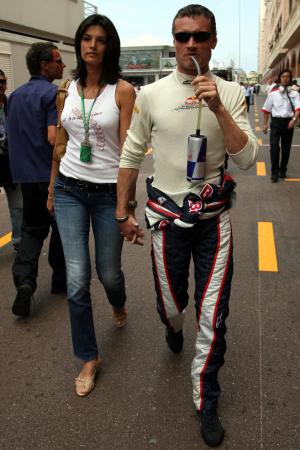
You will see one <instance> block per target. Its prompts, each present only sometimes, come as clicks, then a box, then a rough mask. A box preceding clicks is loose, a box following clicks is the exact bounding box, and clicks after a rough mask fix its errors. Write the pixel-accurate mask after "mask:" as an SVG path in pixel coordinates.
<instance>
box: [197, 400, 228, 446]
mask: <svg viewBox="0 0 300 450" xmlns="http://www.w3.org/2000/svg"><path fill="white" fill-rule="evenodd" d="M198 415H199V417H200V424H201V433H202V437H203V439H204V442H205V443H206V444H207V445H209V446H210V447H217V446H218V445H220V444H221V443H222V442H223V439H224V435H225V430H224V428H223V427H222V424H221V422H220V419H219V417H218V413H217V409H215V410H213V411H206V410H202V411H198Z"/></svg>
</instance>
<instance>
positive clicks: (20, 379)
mask: <svg viewBox="0 0 300 450" xmlns="http://www.w3.org/2000/svg"><path fill="white" fill-rule="evenodd" d="M263 100H264V96H263V95H261V96H259V97H258V98H257V103H258V110H260V106H261V104H262V102H263ZM253 109H254V108H253V107H251V111H250V114H249V117H250V119H251V123H252V125H253V127H255V126H258V127H259V126H261V124H262V117H261V114H260V113H259V121H260V124H259V123H258V122H255V117H256V116H254V111H253ZM256 134H257V136H258V138H260V139H262V143H263V145H262V146H260V150H259V161H263V162H265V163H266V166H267V176H265V177H258V176H257V175H256V166H253V168H251V169H250V170H249V171H247V172H242V171H240V170H239V169H237V168H235V167H234V166H233V165H232V164H230V173H231V174H232V175H233V176H234V178H235V179H236V181H237V193H238V194H237V202H236V205H235V206H234V208H233V209H232V211H231V216H232V224H233V233H234V253H235V275H234V280H233V287H232V295H231V305H230V308H231V312H230V317H229V319H228V321H227V325H228V332H227V344H228V350H227V353H226V363H225V365H224V367H223V368H222V369H221V371H220V382H221V385H222V395H221V398H220V407H219V412H220V416H221V417H222V421H223V424H224V426H225V428H226V437H225V440H224V443H223V445H222V448H224V449H228V450H229V449H230V450H232V449H234V450H235V449H237V450H240V449H246V450H248V449H249V450H257V449H266V450H273V449H277V448H278V449H280V450H286V449H290V450H292V449H293V450H296V449H298V448H299V416H300V415H299V403H300V402H299V386H300V382H299V381H300V380H299V329H300V327H299V317H300V315H299V291H300V281H299V269H300V246H299V223H300V222H299V219H300V202H299V191H300V182H299V181H298V182H297V181H295V182H286V181H280V182H279V183H278V184H271V183H270V179H269V176H270V175H269V167H270V164H269V148H268V145H267V144H268V140H269V137H268V136H267V137H266V136H265V135H263V134H262V133H261V131H259V130H257V132H256ZM293 144H294V146H293V148H292V154H291V159H290V164H289V170H288V175H289V177H292V178H300V129H296V130H295V136H294V141H293ZM264 145H265V146H264ZM151 171H152V158H151V156H149V157H147V158H146V160H145V163H144V164H143V167H142V170H141V174H140V177H139V181H138V188H137V199H138V201H139V208H138V211H137V215H138V218H139V221H140V223H141V224H143V223H144V221H143V208H142V205H143V204H144V203H145V198H146V197H145V178H146V176H147V175H149V174H151ZM0 210H1V216H0V236H3V235H4V234H5V233H7V232H9V231H10V229H9V219H8V211H7V206H6V201H5V196H4V194H3V192H2V193H1V194H0ZM260 221H266V222H271V223H272V224H273V228H274V234H275V245H276V255H277V262H278V272H261V271H259V269H258V240H257V227H258V222H260ZM91 249H92V250H91V251H92V258H93V257H94V252H93V245H92V242H91ZM149 253H150V236H149V233H147V238H146V240H145V246H144V247H143V248H140V247H135V246H131V245H130V244H128V243H125V244H124V252H123V267H124V272H125V277H126V286H127V294H128V308H129V320H128V324H127V325H126V327H125V328H124V329H121V330H120V329H116V328H115V327H114V325H113V323H112V320H111V310H110V307H109V305H108V303H107V301H106V299H105V296H104V293H103V290H102V288H101V287H100V285H99V282H98V280H97V277H96V273H95V270H93V279H92V283H91V291H92V299H93V304H94V315H95V317H94V319H95V327H96V334H97V339H98V343H99V347H100V352H101V355H102V356H103V358H104V363H103V368H102V369H101V370H100V371H99V375H98V377H97V380H96V387H95V390H94V391H93V392H92V393H91V394H90V395H89V396H88V397H86V398H79V397H76V395H75V393H74V387H73V379H74V378H75V376H76V375H77V374H78V371H79V369H80V363H79V362H77V361H76V360H74V358H73V357H72V348H71V340H70V327H69V317H68V310H67V303H66V298H65V297H63V296H59V295H52V294H50V270H49V266H48V265H47V245H46V244H45V246H44V248H43V251H42V254H41V257H40V265H39V278H38V289H37V291H36V294H35V302H36V306H35V308H34V310H33V312H32V315H31V317H29V318H28V319H26V320H17V319H15V318H14V317H13V315H12V313H11V306H12V302H13V299H14V297H15V288H14V286H13V282H12V278H11V272H10V268H11V264H12V262H13V258H14V252H13V250H12V248H11V246H10V244H8V245H6V246H4V247H2V248H0V310H1V316H0V343H1V345H0V360H1V371H0V405H1V406H0V448H1V449H5V450H6V449H16V450H19V449H20V450H21V449H26V450H27V449H30V450H31V449H41V450H45V449H81V448H86V449H101V450H144V449H145V450H146V449H157V450H158V449H159V450H190V449H191V450H192V449H205V448H207V447H206V445H205V444H204V443H203V441H202V439H201V436H200V432H199V429H198V422H197V419H196V416H195V413H194V407H193V403H192V386H191V380H190V365H191V361H192V358H193V354H194V342H195V335H196V324H195V318H194V307H193V295H192V286H193V283H192V282H191V295H190V304H189V308H188V313H187V317H186V322H185V328H184V336H185V342H184V349H183V352H182V353H181V354H180V355H174V354H172V353H171V352H170V350H169V349H168V348H167V346H166V344H165V340H164V328H163V326H162V324H161V323H160V321H159V319H158V316H157V313H156V308H155V294H154V288H153V281H152V272H151V262H150V254H149Z"/></svg>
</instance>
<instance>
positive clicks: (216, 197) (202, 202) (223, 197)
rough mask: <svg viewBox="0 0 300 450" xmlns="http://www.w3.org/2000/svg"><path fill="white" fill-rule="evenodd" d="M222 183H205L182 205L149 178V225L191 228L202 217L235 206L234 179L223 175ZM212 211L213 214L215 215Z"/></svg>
mask: <svg viewBox="0 0 300 450" xmlns="http://www.w3.org/2000/svg"><path fill="white" fill-rule="evenodd" d="M222 175H223V176H222V182H221V184H220V185H219V184H211V183H206V184H205V185H204V187H203V188H202V189H201V191H200V192H199V193H198V194H194V193H190V194H188V195H187V196H186V197H185V198H184V200H183V205H182V207H180V206H178V205H177V204H176V203H175V202H174V201H173V200H172V199H171V198H170V197H168V196H167V195H166V194H165V193H164V192H162V191H160V190H159V189H157V188H155V187H153V186H152V182H153V177H151V178H147V180H146V184H147V193H148V197H149V200H148V201H147V204H146V208H145V213H146V222H147V227H148V228H154V229H156V230H160V229H161V228H163V227H165V226H168V225H170V224H172V223H174V224H175V225H177V226H179V227H182V228H190V227H193V226H194V225H195V223H196V222H197V221H198V220H199V219H200V216H202V217H201V218H205V215H207V216H208V217H207V218H210V217H211V216H216V215H218V214H220V213H221V212H222V211H225V210H226V209H229V208H230V207H231V205H232V198H233V195H234V194H235V193H234V188H235V186H236V183H235V181H234V180H233V178H232V177H231V176H230V175H229V174H227V173H224V174H222ZM212 213H213V214H212Z"/></svg>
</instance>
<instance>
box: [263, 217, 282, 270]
mask: <svg viewBox="0 0 300 450" xmlns="http://www.w3.org/2000/svg"><path fill="white" fill-rule="evenodd" d="M258 268H259V271H260V272H278V265H277V257H276V249H275V239H274V232H273V224H272V222H258Z"/></svg>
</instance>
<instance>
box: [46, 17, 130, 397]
mask: <svg viewBox="0 0 300 450" xmlns="http://www.w3.org/2000/svg"><path fill="white" fill-rule="evenodd" d="M75 51H76V59H77V67H76V69H75V71H74V80H73V81H72V82H71V84H70V86H69V89H68V96H67V97H66V100H65V104H64V109H63V112H62V116H61V119H62V120H61V122H62V126H63V128H64V129H65V130H66V132H67V133H68V137H69V139H68V142H67V146H66V152H65V154H64V156H63V158H62V159H61V161H60V163H57V162H56V161H53V164H52V173H51V182H50V185H49V197H48V209H49V210H50V211H52V209H53V203H52V200H53V196H54V211H55V217H56V221H57V225H58V228H59V233H60V236H61V240H62V244H63V249H64V255H65V260H66V267H67V288H68V303H69V310H70V319H71V331H72V341H73V347H74V353H75V356H76V357H78V358H79V359H80V360H81V361H82V363H83V366H82V369H81V371H80V374H79V376H78V377H77V378H76V380H75V388H76V394H77V395H79V396H81V397H83V396H85V395H87V394H89V393H90V392H91V391H92V390H93V388H94V378H95V374H96V370H97V368H98V367H99V365H100V363H101V358H100V356H99V351H98V346H97V342H96V336H95V329H94V322H93V309H92V303H91V295H90V283H91V261H90V252H89V233H90V224H91V227H92V230H93V234H94V241H95V260H96V270H97V274H98V278H99V280H100V282H101V283H102V284H103V287H104V289H105V292H106V295H107V298H108V301H109V303H110V304H111V306H112V310H113V318H114V321H115V324H116V326H118V327H122V326H124V325H125V323H126V317H127V310H126V307H125V302H126V292H125V280H124V275H123V272H122V269H121V251H122V245H123V237H122V236H121V235H120V230H119V227H118V224H117V223H116V221H115V220H114V213H115V208H116V204H117V184H116V183H117V175H118V169H119V160H120V153H121V148H122V145H123V142H124V140H125V136H126V131H127V129H128V127H129V124H130V120H131V114H132V108H133V105H134V100H135V93H134V89H133V87H132V86H131V84H129V83H127V82H126V81H124V80H122V79H120V66H119V57H120V39H119V36H118V33H117V30H116V29H115V27H114V25H113V23H112V22H111V21H110V20H109V19H108V18H107V17H105V16H102V15H100V14H93V15H91V16H89V17H87V18H86V19H85V20H84V21H83V22H82V23H81V24H80V25H79V27H78V29H77V32H76V35H75ZM54 152H55V149H54ZM58 169H59V171H58Z"/></svg>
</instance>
